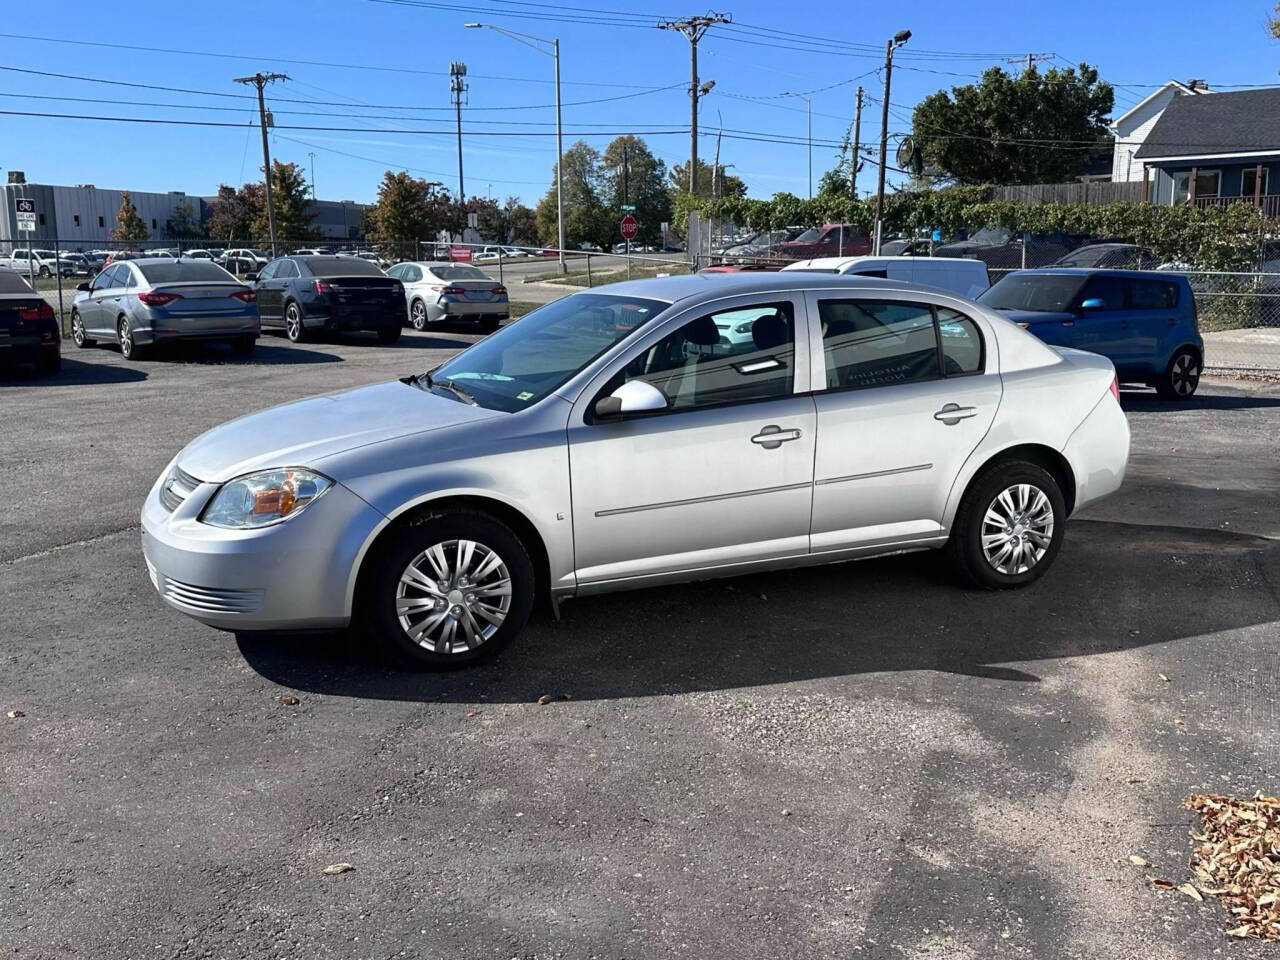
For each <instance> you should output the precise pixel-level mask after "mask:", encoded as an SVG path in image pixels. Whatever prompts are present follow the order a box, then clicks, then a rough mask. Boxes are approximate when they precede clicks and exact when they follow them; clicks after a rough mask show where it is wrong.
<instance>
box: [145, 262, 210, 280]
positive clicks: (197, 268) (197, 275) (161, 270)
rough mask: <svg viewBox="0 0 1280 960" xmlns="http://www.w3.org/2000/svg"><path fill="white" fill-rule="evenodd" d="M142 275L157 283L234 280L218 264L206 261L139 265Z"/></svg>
mask: <svg viewBox="0 0 1280 960" xmlns="http://www.w3.org/2000/svg"><path fill="white" fill-rule="evenodd" d="M138 269H139V270H141V271H142V275H143V276H144V277H146V278H147V281H148V282H149V283H152V284H156V283H188V282H194V283H221V282H225V281H227V280H230V279H232V277H231V275H230V274H229V273H227V271H225V270H223V269H222V268H221V267H220V266H218V265H217V264H216V263H209V262H207V261H205V260H178V261H175V262H173V263H143V264H139V265H138Z"/></svg>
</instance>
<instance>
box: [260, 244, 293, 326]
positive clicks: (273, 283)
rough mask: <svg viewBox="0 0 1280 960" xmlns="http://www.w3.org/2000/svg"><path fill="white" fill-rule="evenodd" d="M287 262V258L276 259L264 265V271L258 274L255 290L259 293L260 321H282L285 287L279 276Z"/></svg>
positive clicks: (274, 322) (275, 322) (277, 322)
mask: <svg viewBox="0 0 1280 960" xmlns="http://www.w3.org/2000/svg"><path fill="white" fill-rule="evenodd" d="M287 262H288V261H285V260H275V261H273V262H271V263H268V264H267V265H266V266H265V267H263V268H262V272H261V273H259V274H258V279H257V282H256V283H254V285H253V290H254V293H256V294H257V304H258V322H259V323H272V324H279V323H280V322H281V318H280V313H281V310H282V309H283V306H282V305H283V302H284V300H283V297H282V293H283V289H284V288H283V285H282V282H281V280H280V278H279V273H280V268H281V266H283V265H284V264H285V263H287Z"/></svg>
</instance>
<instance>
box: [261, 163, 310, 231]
mask: <svg viewBox="0 0 1280 960" xmlns="http://www.w3.org/2000/svg"><path fill="white" fill-rule="evenodd" d="M271 202H272V206H273V207H274V209H275V215H276V237H277V239H279V240H283V241H292V240H313V239H316V238H317V236H318V234H317V233H316V231H315V230H314V229H313V228H312V226H311V220H312V217H313V216H314V214H313V213H312V212H311V207H312V202H311V187H310V185H309V184H308V183H307V178H306V177H305V176H304V175H303V173H302V168H301V167H300V166H298V165H297V164H296V163H281V162H280V161H279V160H273V161H271ZM253 233H254V236H257V237H262V238H263V239H267V238H269V237H270V236H271V227H270V224H269V223H268V221H267V210H266V204H265V203H264V204H263V205H262V209H261V210H260V211H259V213H258V215H257V216H256V217H254V220H253Z"/></svg>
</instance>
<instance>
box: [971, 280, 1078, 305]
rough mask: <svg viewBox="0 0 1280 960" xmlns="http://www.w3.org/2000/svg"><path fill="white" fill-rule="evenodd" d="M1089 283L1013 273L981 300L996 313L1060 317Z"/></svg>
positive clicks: (980, 299) (979, 300)
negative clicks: (1023, 311)
mask: <svg viewBox="0 0 1280 960" xmlns="http://www.w3.org/2000/svg"><path fill="white" fill-rule="evenodd" d="M1085 279H1086V278H1085V277H1072V276H1066V275H1064V274H1056V275H1055V274H1051V273H1041V274H1031V273H1011V274H1009V275H1008V276H1007V277H1005V278H1004V279H1002V280H1000V281H999V282H998V283H996V285H995V286H993V287H992V288H991V289H990V290H987V291H986V292H985V293H983V294H982V296H980V297H978V302H979V303H982V304H985V305H986V306H988V307H991V308H992V309H994V310H1032V311H1036V312H1038V313H1060V312H1062V311H1064V310H1066V309H1067V308H1068V307H1069V306H1070V305H1071V303H1072V301H1074V300H1075V298H1076V294H1078V293H1079V292H1080V288H1081V286H1083V285H1084V281H1085Z"/></svg>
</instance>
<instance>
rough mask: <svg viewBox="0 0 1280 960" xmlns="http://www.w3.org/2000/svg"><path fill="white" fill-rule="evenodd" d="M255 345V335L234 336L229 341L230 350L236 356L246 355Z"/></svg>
mask: <svg viewBox="0 0 1280 960" xmlns="http://www.w3.org/2000/svg"><path fill="white" fill-rule="evenodd" d="M257 345H258V338H257V337H236V338H235V339H234V340H232V341H231V352H232V353H234V354H235V355H236V356H237V357H247V356H249V354H251V353H253V348H254V347H256V346H257Z"/></svg>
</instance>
